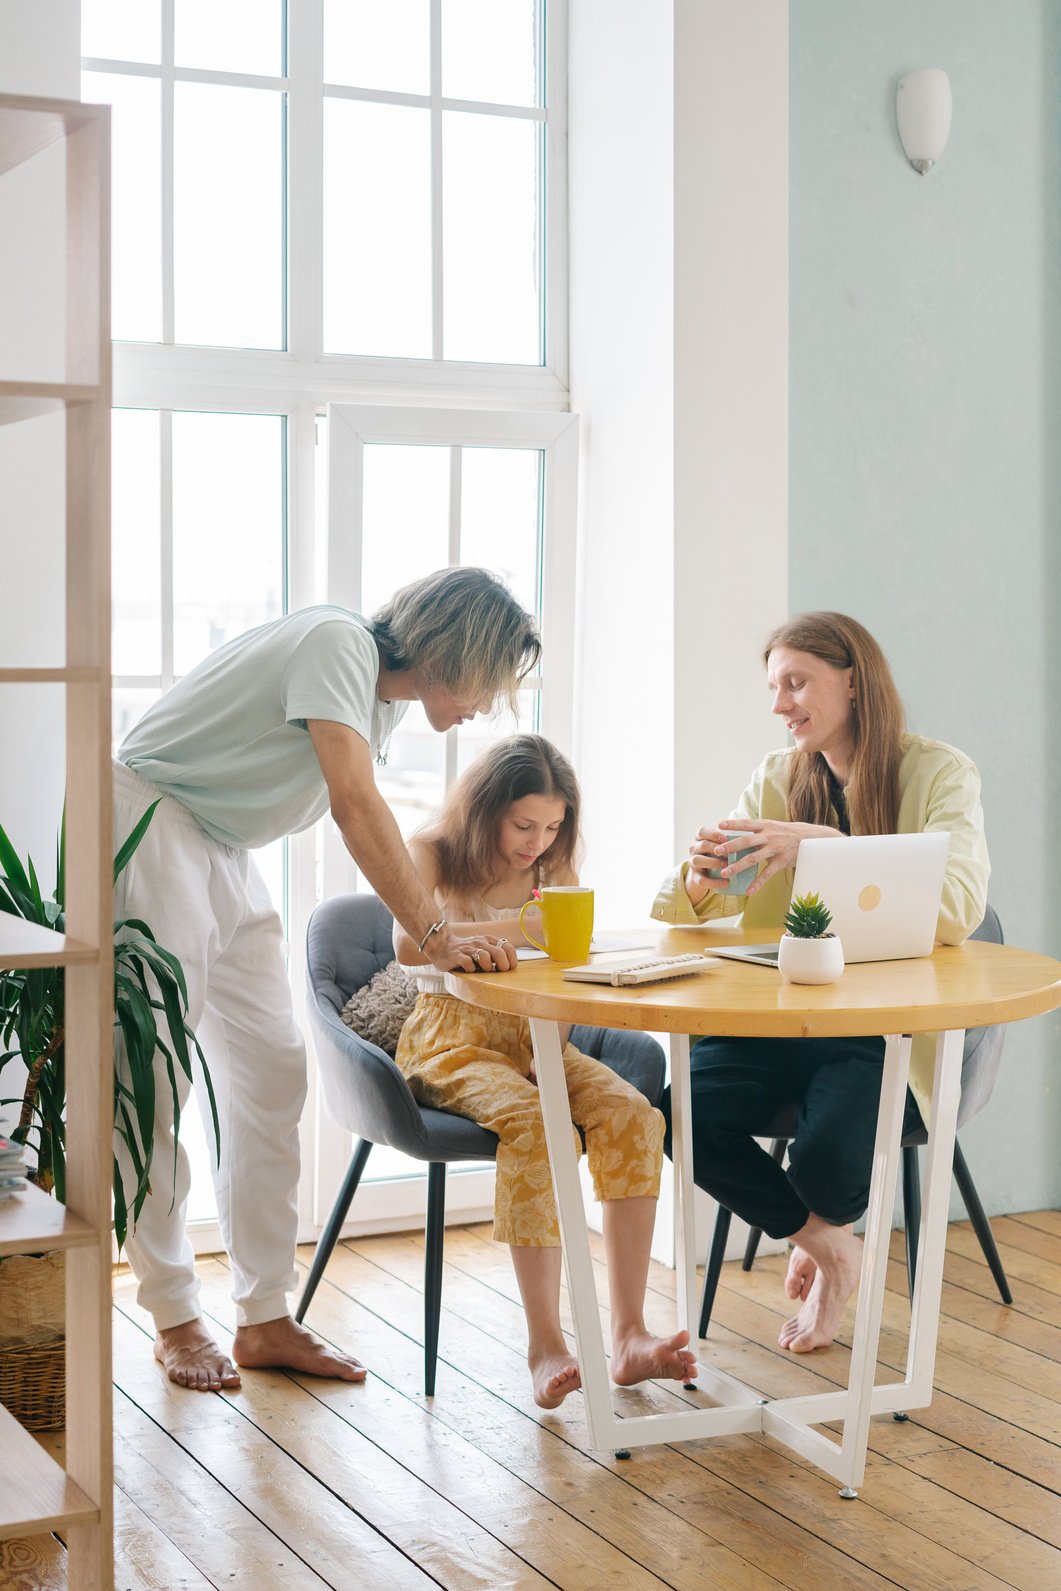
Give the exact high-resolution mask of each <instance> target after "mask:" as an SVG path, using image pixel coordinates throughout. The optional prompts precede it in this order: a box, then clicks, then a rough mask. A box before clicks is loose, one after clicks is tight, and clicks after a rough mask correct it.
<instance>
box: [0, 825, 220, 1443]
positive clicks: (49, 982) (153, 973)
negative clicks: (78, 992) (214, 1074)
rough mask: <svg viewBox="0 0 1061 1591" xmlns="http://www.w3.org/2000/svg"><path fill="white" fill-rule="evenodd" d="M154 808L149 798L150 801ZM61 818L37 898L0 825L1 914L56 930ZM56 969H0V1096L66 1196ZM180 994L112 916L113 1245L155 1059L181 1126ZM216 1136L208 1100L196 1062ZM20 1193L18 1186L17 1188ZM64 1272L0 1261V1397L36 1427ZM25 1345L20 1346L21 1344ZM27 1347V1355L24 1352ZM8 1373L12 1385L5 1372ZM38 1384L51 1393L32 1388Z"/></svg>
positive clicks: (55, 1364)
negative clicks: (121, 1148)
mask: <svg viewBox="0 0 1061 1591" xmlns="http://www.w3.org/2000/svg"><path fill="white" fill-rule="evenodd" d="M155 805H157V802H156V803H155ZM154 810H155V809H154V806H152V807H151V808H150V809H149V810H148V811H147V812H146V813H145V814H144V817H143V818H142V819H141V820H140V822H139V823H138V824H137V826H136V828H135V829H134V830H133V832H132V833H131V834H130V836H129V838H128V839H127V840H126V842H125V844H124V845H123V846H122V848H121V850H120V851H119V852H118V855H117V856H116V857H115V859H114V880H115V882H117V880H118V878H119V877H120V876H121V873H122V871H123V870H124V868H125V867H126V866H127V864H128V862H129V860H130V858H131V857H132V855H133V853H134V852H135V851H136V848H137V846H138V845H139V844H140V841H141V840H142V839H143V837H144V834H145V833H146V832H147V828H148V825H149V823H150V822H151V818H152V816H153V815H154ZM65 882H66V868H65V823H64V825H63V827H62V829H61V830H60V836H59V846H58V854H57V858H56V885H55V892H54V894H53V895H52V896H51V897H45V896H44V895H43V894H42V892H41V888H40V884H39V882H38V879H37V873H36V869H35V868H34V866H33V863H32V861H31V860H29V859H28V858H27V861H26V864H25V865H23V864H22V862H21V861H20V859H19V857H18V855H17V854H16V852H15V849H14V847H13V846H12V844H11V841H10V840H9V838H8V836H7V834H6V833H5V832H4V830H3V828H2V827H0V911H5V912H8V913H11V914H12V915H14V916H16V917H22V918H24V919H25V920H27V921H29V922H34V923H38V924H40V925H41V926H42V927H45V928H52V929H54V930H55V931H56V932H57V933H62V931H63V926H64V919H65ZM64 989H65V983H64V977H63V969H62V968H61V967H14V968H12V967H0V1072H3V1070H4V1068H5V1067H7V1066H9V1065H14V1064H17V1063H21V1065H22V1066H23V1067H24V1068H25V1081H24V1083H23V1084H22V1088H21V1093H20V1094H17V1095H14V1096H11V1097H8V1098H2V1099H0V1106H12V1105H14V1106H17V1107H18V1110H19V1116H18V1122H17V1124H16V1125H15V1126H14V1127H12V1128H9V1129H8V1136H9V1137H10V1138H11V1139H12V1140H14V1141H15V1142H18V1143H22V1144H24V1145H25V1146H26V1148H27V1150H28V1151H29V1153H30V1158H31V1161H32V1162H35V1163H34V1164H32V1165H31V1169H30V1171H29V1176H30V1180H31V1181H33V1182H35V1183H36V1184H37V1186H38V1187H40V1188H43V1189H44V1191H45V1192H47V1193H54V1195H55V1197H56V1198H57V1199H58V1200H60V1202H61V1201H62V1200H63V1198H64V1195H65V1190H66V1122H65V1108H66V1080H65V1069H64V1037H65V1015H64ZM187 1009H188V991H187V987H186V984H185V981H184V972H183V970H182V968H181V965H180V962H179V961H178V959H177V958H176V956H174V955H173V954H172V953H171V952H170V951H168V950H166V949H164V948H163V947H162V946H161V945H160V944H158V942H157V941H156V939H155V937H154V934H153V933H152V931H151V929H150V927H149V926H148V925H147V923H145V922H142V921H140V920H139V919H133V918H129V919H122V920H120V921H118V922H116V923H115V924H114V1025H115V1033H116V1036H117V1034H118V1032H120V1034H121V1036H122V1039H123V1041H124V1052H125V1056H124V1059H125V1064H124V1065H123V1066H122V1068H121V1070H120V1071H119V1069H118V1067H117V1066H116V1067H115V1073H114V1127H115V1132H116V1133H117V1135H118V1137H119V1138H121V1139H122V1140H123V1142H124V1143H125V1145H126V1146H127V1149H128V1159H129V1164H130V1166H131V1173H129V1172H127V1174H126V1177H125V1178H123V1177H122V1175H121V1172H120V1170H119V1165H118V1160H117V1158H116V1157H115V1159H114V1166H113V1186H114V1228H115V1235H116V1237H117V1240H118V1245H119V1247H121V1246H122V1245H123V1244H124V1242H125V1238H126V1234H127V1232H128V1229H129V1226H130V1225H135V1223H136V1218H137V1216H138V1215H139V1214H140V1211H141V1209H142V1208H143V1203H144V1200H145V1199H146V1198H147V1195H148V1193H149V1192H150V1191H151V1166H152V1158H153V1151H154V1117H155V1088H156V1080H157V1077H160V1076H161V1075H162V1074H161V1072H159V1073H156V1059H157V1057H158V1056H160V1055H161V1056H162V1058H163V1060H164V1062H165V1066H164V1073H165V1082H164V1083H163V1085H162V1086H164V1087H168V1089H169V1092H170V1094H171V1096H172V1099H173V1106H174V1131H175V1132H179V1130H180V1107H179V1104H178V1099H177V1090H176V1075H177V1068H178V1067H179V1068H180V1070H181V1071H182V1072H183V1073H184V1075H185V1076H186V1077H187V1078H189V1079H190V1078H191V1075H192V1056H193V1054H195V1055H197V1056H198V1057H199V1060H200V1063H203V1053H202V1050H201V1049H200V1047H199V1042H198V1040H197V1039H196V1037H195V1034H194V1033H193V1032H192V1030H191V1028H190V1027H189V1026H188V1023H187V1021H186V1016H187ZM203 1076H204V1077H205V1079H206V1086H207V1092H208V1097H209V1100H210V1107H211V1112H212V1116H213V1135H214V1143H215V1147H216V1146H217V1145H218V1144H219V1134H218V1122H217V1108H216V1105H215V1103H214V1096H213V1090H212V1087H211V1085H210V1077H209V1073H208V1072H207V1070H206V1066H205V1063H203ZM16 1197H17V1195H16ZM62 1283H63V1271H62V1255H61V1254H45V1255H39V1256H38V1255H13V1256H11V1257H10V1258H8V1259H5V1260H2V1261H0V1306H2V1307H0V1401H2V1402H3V1403H4V1404H6V1405H7V1407H8V1408H10V1409H11V1410H12V1412H13V1413H16V1414H20V1413H21V1408H25V1409H26V1410H27V1411H28V1413H27V1414H23V1415H22V1416H21V1417H23V1419H24V1423H26V1424H28V1425H30V1426H31V1427H32V1428H34V1429H38V1430H47V1429H52V1428H54V1426H55V1425H56V1424H60V1425H61V1424H62V1404H63V1397H62V1393H63V1385H62V1379H63V1378H62V1368H63V1338H62V1330H63V1286H62ZM23 1344H24V1345H25V1352H21V1351H20V1349H21V1347H22V1345H23ZM27 1355H28V1357H27ZM8 1380H11V1381H12V1382H13V1385H12V1386H8V1385H7V1381H8ZM45 1383H47V1385H48V1386H50V1387H51V1388H52V1389H53V1390H52V1392H51V1393H50V1394H49V1395H47V1396H43V1397H42V1395H41V1391H40V1389H41V1388H42V1386H43V1385H44V1384H45Z"/></svg>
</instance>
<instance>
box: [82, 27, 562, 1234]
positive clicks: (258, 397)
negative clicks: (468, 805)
mask: <svg viewBox="0 0 1061 1591" xmlns="http://www.w3.org/2000/svg"><path fill="white" fill-rule="evenodd" d="M162 6H163V30H164V31H163V47H164V53H163V64H162V65H161V66H159V65H155V66H148V67H146V68H145V70H144V73H143V75H146V76H155V77H159V78H161V79H162V81H163V85H164V86H165V84H166V82H167V81H168V82H169V84H170V91H171V92H172V83H173V82H174V81H178V80H185V79H187V80H189V81H210V82H222V83H236V84H238V83H240V82H249V83H253V84H255V85H257V86H259V87H266V86H268V87H275V88H286V89H287V91H288V113H287V160H288V188H287V214H288V247H287V312H286V325H287V348H286V349H285V350H283V351H276V350H261V349H240V348H220V347H196V346H190V345H184V344H182V345H175V344H173V343H172V342H161V343H125V342H116V343H115V344H114V360H113V389H114V404H115V407H118V408H147V409H153V410H160V411H162V412H163V413H165V412H166V411H172V410H191V411H206V412H214V413H240V414H276V415H283V416H285V417H286V420H287V426H286V433H287V461H286V462H287V474H288V501H287V527H288V547H287V560H288V561H287V579H288V605H289V607H290V608H292V609H294V608H299V607H305V606H306V605H307V604H310V603H313V602H319V601H324V600H328V598H327V590H328V581H329V574H328V572H327V570H326V567H325V562H324V559H323V558H321V557H320V556H318V549H317V546H316V525H317V503H316V487H315V452H314V450H315V446H316V443H317V434H318V428H319V422H320V421H321V418H322V416H323V415H324V414H325V411H326V410H327V408H328V406H329V405H330V404H340V405H341V404H350V405H358V404H360V405H366V406H369V407H372V408H374V409H376V410H378V411H379V412H380V413H381V414H384V413H387V412H388V410H387V408H386V406H387V405H392V406H394V412H395V413H397V414H401V413H404V412H408V413H410V414H412V413H417V412H420V413H423V412H425V410H424V406H425V405H436V406H439V405H442V406H455V407H460V408H465V409H466V408H469V407H474V408H475V409H477V410H478V411H480V414H479V418H480V421H481V423H482V426H483V428H484V432H483V434H485V433H486V431H488V430H489V428H490V427H489V420H490V411H509V412H511V411H520V412H521V413H522V415H523V417H524V418H525V419H526V420H528V421H530V420H532V419H533V420H535V421H538V422H544V421H546V420H552V421H553V422H554V424H555V425H556V426H557V427H558V433H557V435H558V436H559V430H563V431H564V432H565V433H566V431H567V430H568V429H569V428H570V425H571V420H572V417H571V416H570V414H569V413H567V412H566V411H567V410H568V409H569V401H570V400H569V392H568V362H567V340H568V326H567V297H568V276H567V248H568V242H567V240H568V227H567V94H566V82H567V35H568V16H567V12H568V0H549V3H548V12H547V26H546V29H545V54H544V70H545V76H546V83H547V86H548V93H547V99H548V113H547V120H546V122H545V139H546V152H547V162H546V167H545V172H546V178H545V206H544V215H543V227H544V257H545V278H544V286H545V363H544V365H540V366H539V365H503V364H481V363H470V362H458V361H452V360H436V359H420V360H417V359H387V358H380V357H375V356H372V357H370V356H362V355H338V354H327V355H326V354H325V353H324V352H323V306H322V298H321V282H322V262H323V218H322V182H323V123H324V115H323V107H324V85H323V73H322V63H323V5H322V3H321V0H288V41H287V51H288V53H287V68H288V70H287V76H286V78H277V79H273V78H267V77H261V78H244V77H242V76H241V74H236V73H231V74H230V73H216V72H197V71H192V70H188V69H184V68H177V67H175V66H174V64H173V58H172V39H173V0H162ZM431 6H432V19H433V21H432V25H433V27H434V29H435V37H436V38H437V37H438V31H437V30H438V27H439V19H440V16H441V0H431ZM167 40H168V41H169V43H168V45H167V43H166V41H167ZM167 50H168V56H167V54H166V51H167ZM82 66H83V68H84V70H86V71H104V72H105V71H111V70H113V71H116V72H124V73H128V72H129V71H130V63H128V62H120V61H110V60H101V59H96V58H88V57H86V58H84V59H83V61H82ZM439 87H440V85H439V84H438V82H437V80H436V79H435V78H434V77H433V80H432V94H431V96H430V104H431V108H432V111H433V113H435V114H440V113H441V111H442V110H443V109H448V108H471V109H474V108H475V107H474V106H468V105H466V102H463V101H449V100H443V99H442V97H441V94H440V93H436V90H438V89H439ZM342 92H343V93H345V92H346V91H345V90H343V91H342ZM366 97H373V96H371V95H366ZM384 97H389V96H384ZM436 101H437V102H436ZM478 108H479V109H480V110H487V109H488V108H490V107H487V106H485V105H481V106H479V107H478ZM527 115H528V116H530V117H531V118H532V119H534V120H540V119H541V117H542V112H541V111H540V110H534V109H533V108H530V107H528V110H527ZM162 178H163V193H162V207H163V216H164V217H165V216H169V217H170V218H172V214H173V165H172V151H169V154H168V156H166V155H165V154H164V158H163V174H162ZM170 224H171V223H170ZM439 224H440V223H439V222H438V221H437V220H436V221H435V226H436V228H437V226H438V225H439ZM436 244H437V232H436ZM167 292H168V303H169V305H170V308H169V311H168V317H167V316H166V311H165V302H166V296H165V295H166V294H167ZM436 292H437V289H436ZM172 326H173V321H172V276H171V275H170V278H169V286H168V289H167V287H166V281H165V277H164V328H163V329H164V333H165V334H168V335H169V336H172ZM496 417H497V416H496V415H495V418H496ZM507 423H508V424H510V425H511V423H512V421H511V418H510V417H509V418H508V420H507ZM320 428H321V429H323V427H320ZM573 440H574V432H572V433H571V438H570V439H569V441H568V443H567V444H566V448H567V449H568V450H570V449H571V448H572V447H573ZM554 441H555V439H554ZM532 445H537V444H532ZM549 445H554V444H553V443H550V444H549ZM560 451H561V453H563V452H564V448H563V447H562V448H561V450H560ZM556 457H557V458H559V457H560V454H557V455H556ZM546 481H547V486H546V491H547V494H548V497H549V498H551V497H553V496H555V497H556V499H557V502H559V501H560V499H561V498H562V499H563V500H564V501H566V502H567V503H568V504H569V507H568V508H566V509H564V510H563V512H561V513H559V514H558V515H557V516H556V517H555V528H554V530H553V532H552V536H551V537H549V536H547V539H546V546H547V547H548V546H549V543H550V540H551V541H552V544H553V546H554V548H556V553H557V558H559V556H560V544H561V541H562V543H563V545H564V546H565V547H566V553H565V554H564V556H565V557H566V558H567V563H568V565H569V566H570V571H571V579H570V581H565V579H561V578H560V576H559V574H558V575H557V577H556V578H552V577H548V585H547V588H546V591H545V593H544V595H543V613H544V615H545V623H546V627H547V630H548V642H547V645H548V654H547V666H548V668H549V672H550V675H552V676H554V677H557V678H559V677H563V676H562V675H561V674H560V672H559V668H560V665H559V662H558V661H557V660H558V658H559V656H560V655H561V654H562V655H563V656H564V658H565V659H566V660H567V661H566V662H565V664H564V666H563V667H564V675H566V677H567V678H569V679H570V678H571V677H572V672H573V652H574V641H573V636H574V595H573V586H574V579H573V568H574V562H573V561H574V556H575V552H574V549H575V527H574V463H573V452H569V455H568V463H567V464H565V465H564V467H563V468H554V469H553V470H549V469H547V472H546ZM550 506H551V505H550V503H549V501H548V499H547V504H546V508H547V512H549V511H550ZM553 506H555V505H553ZM555 567H556V568H557V569H559V564H558V563H557V564H556V565H555ZM543 706H544V701H543ZM553 712H554V710H553V707H552V706H551V705H550V707H549V716H548V721H547V724H546V722H543V729H544V730H545V732H546V733H549V734H550V736H551V738H554V739H556V740H557V741H558V743H559V744H561V745H563V746H565V747H570V743H571V737H572V733H573V732H574V730H575V729H577V725H572V724H571V723H570V721H569V722H568V723H567V724H566V725H565V724H564V723H563V722H562V721H561V719H560V718H559V717H554V716H553ZM559 712H560V707H559V703H557V706H556V713H557V714H559ZM569 719H570V714H569ZM318 877H319V869H318V857H317V845H316V843H315V841H314V839H313V836H312V834H310V835H301V836H296V837H295V839H294V840H293V841H292V842H291V845H290V850H289V896H288V901H289V918H290V925H291V939H292V953H291V956H290V969H289V971H290V977H291V982H292V990H293V995H294V1001H295V1011H296V1016H297V1017H298V1018H299V1020H300V1022H302V1026H303V1028H305V1023H304V1022H303V1021H302V1015H303V1006H304V994H303V979H304V964H303V955H304V953H303V948H302V940H303V937H304V923H305V921H306V919H307V918H308V915H309V912H310V911H311V910H312V907H313V905H315V904H316V901H317V898H318ZM312 1064H313V1063H312V1060H311V1068H312ZM322 1114H323V1113H322ZM341 1136H343V1137H345V1139H346V1142H347V1144H348V1143H349V1137H348V1135H341ZM317 1147H318V1146H317V1141H316V1135H315V1134H314V1133H313V1132H311V1131H310V1124H309V1118H308V1117H307V1121H306V1124H305V1131H304V1133H303V1177H302V1189H301V1192H300V1206H301V1213H300V1231H299V1236H300V1241H309V1240H311V1239H312V1238H313V1237H315V1236H316V1234H317V1233H318V1232H319V1230H320V1221H319V1220H318V1218H317V1217H318V1208H319V1207H320V1205H321V1203H322V1199H321V1197H319V1196H318V1192H317V1191H316V1190H319V1188H320V1187H321V1186H322V1185H323V1184H322V1181H321V1178H320V1176H319V1175H318V1167H317ZM327 1153H328V1155H329V1156H330V1157H331V1158H330V1159H329V1161H328V1169H327V1176H328V1180H329V1182H330V1179H331V1177H332V1175H333V1165H332V1162H333V1161H334V1159H335V1157H336V1155H337V1154H341V1151H339V1150H337V1149H336V1148H335V1146H334V1145H333V1146H332V1147H331V1148H330V1149H328V1150H327ZM476 1178H478V1179H480V1181H481V1187H480V1189H479V1193H478V1197H479V1198H480V1201H481V1202H480V1205H478V1206H475V1205H473V1204H468V1203H467V1200H468V1199H471V1198H473V1197H474V1196H475V1190H474V1189H473V1186H472V1184H473V1181H474V1180H475V1179H476ZM492 1178H493V1173H492V1171H491V1172H490V1173H489V1174H486V1173H467V1174H465V1175H462V1176H459V1177H454V1178H453V1179H452V1183H453V1188H452V1192H451V1195H450V1200H449V1203H450V1205H451V1208H452V1209H453V1211H454V1212H455V1213H456V1212H457V1211H458V1210H459V1209H461V1208H462V1204H463V1205H464V1206H465V1207H466V1210H467V1213H466V1214H465V1219H468V1218H470V1216H471V1214H473V1213H479V1214H483V1213H488V1210H489V1205H490V1198H491V1195H490V1192H489V1188H488V1186H487V1184H489V1186H490V1187H492ZM484 1179H485V1180H484ZM380 1186H381V1187H384V1188H386V1189H388V1190H389V1192H388V1198H387V1217H386V1218H382V1219H381V1221H380V1222H378V1223H376V1224H375V1229H377V1230H378V1229H381V1227H382V1226H387V1225H389V1226H391V1227H393V1228H401V1227H406V1226H410V1225H415V1224H416V1222H417V1220H418V1219H420V1218H422V1211H423V1202H424V1194H423V1187H424V1183H423V1180H421V1179H417V1180H415V1181H408V1182H405V1183H402V1182H387V1183H384V1184H381V1185H380ZM368 1191H369V1185H366V1188H365V1190H364V1191H363V1193H361V1194H359V1197H358V1214H359V1226H360V1215H361V1210H362V1208H363V1200H364V1199H365V1197H366V1196H367V1194H368ZM321 1213H322V1214H323V1215H325V1216H326V1214H327V1210H326V1208H325V1209H323V1210H322V1211H321ZM367 1215H368V1213H367V1211H366V1217H367ZM373 1225H374V1222H373V1218H371V1217H368V1218H367V1225H366V1227H364V1228H362V1229H372V1228H373ZM190 1236H191V1239H192V1242H193V1244H194V1246H195V1248H196V1250H197V1251H198V1252H201V1253H205V1252H210V1251H212V1250H216V1249H217V1248H219V1247H220V1246H221V1244H220V1234H219V1232H218V1229H217V1227H216V1225H214V1224H213V1223H208V1222H202V1223H196V1224H195V1225H194V1226H193V1227H192V1228H191V1230H190Z"/></svg>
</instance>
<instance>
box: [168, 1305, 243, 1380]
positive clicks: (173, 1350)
mask: <svg viewBox="0 0 1061 1591" xmlns="http://www.w3.org/2000/svg"><path fill="white" fill-rule="evenodd" d="M155 1358H156V1359H157V1360H158V1362H159V1364H160V1365H162V1367H163V1369H164V1370H165V1372H166V1374H167V1375H168V1376H169V1378H170V1380H171V1381H174V1382H176V1384H177V1386H179V1387H189V1388H191V1390H192V1391H194V1392H220V1391H221V1389H222V1387H238V1386H239V1371H238V1370H237V1369H236V1367H235V1365H234V1364H233V1363H232V1360H231V1359H230V1358H229V1357H228V1355H227V1354H223V1353H222V1352H221V1349H220V1348H219V1347H218V1346H217V1343H216V1342H215V1341H214V1339H213V1338H212V1337H211V1335H210V1333H209V1332H208V1331H207V1329H206V1327H205V1325H204V1324H203V1320H202V1316H198V1317H197V1318H196V1319H195V1320H186V1321H184V1323H183V1324H182V1325H180V1326H166V1327H164V1328H163V1329H162V1330H161V1331H160V1332H159V1333H158V1335H157V1337H156V1338H155Z"/></svg>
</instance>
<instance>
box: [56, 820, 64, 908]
mask: <svg viewBox="0 0 1061 1591" xmlns="http://www.w3.org/2000/svg"><path fill="white" fill-rule="evenodd" d="M55 898H56V900H57V901H58V902H59V905H60V906H65V905H66V802H65V801H64V802H63V815H62V817H61V818H60V820H59V838H58V840H57V842H56V846H55Z"/></svg>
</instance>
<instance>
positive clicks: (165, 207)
mask: <svg viewBox="0 0 1061 1591" xmlns="http://www.w3.org/2000/svg"><path fill="white" fill-rule="evenodd" d="M174 5H175V0H162V74H161V84H160V90H161V113H162V341H163V342H164V343H170V344H172V343H173V342H175V341H176V319H175V314H174V287H173V274H174V247H173V238H174V231H173V52H174V42H173V39H174Z"/></svg>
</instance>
